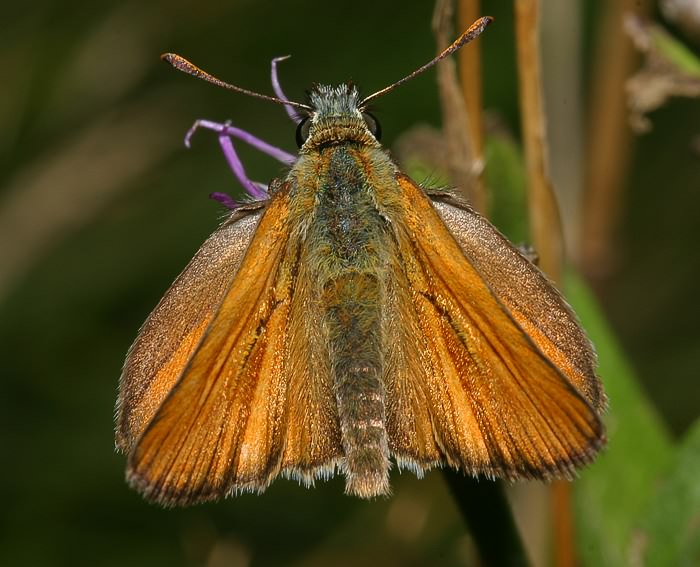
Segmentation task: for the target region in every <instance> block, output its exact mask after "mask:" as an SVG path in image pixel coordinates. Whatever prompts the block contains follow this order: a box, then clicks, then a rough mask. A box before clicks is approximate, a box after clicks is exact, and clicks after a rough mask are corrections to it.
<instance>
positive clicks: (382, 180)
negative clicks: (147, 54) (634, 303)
mask: <svg viewBox="0 0 700 567" xmlns="http://www.w3.org/2000/svg"><path fill="white" fill-rule="evenodd" d="M490 20H491V19H490V18H482V19H480V20H478V21H477V22H475V23H474V24H473V25H472V26H471V27H470V28H469V29H468V30H467V31H466V32H465V33H464V34H462V36H460V38H459V39H458V40H457V41H455V42H454V43H453V44H452V45H451V46H450V47H449V48H448V49H446V50H445V51H444V52H443V53H442V54H441V55H440V56H438V57H437V58H436V59H434V60H433V61H431V62H430V63H428V64H426V65H424V66H423V67H421V68H419V69H418V70H417V71H415V72H414V73H412V74H411V75H409V76H408V77H405V78H404V79H402V80H400V81H398V82H397V83H394V84H393V85H391V86H390V87H387V88H385V89H383V90H381V91H378V92H377V93H375V94H373V95H371V96H369V97H366V98H364V99H363V98H362V97H361V96H360V94H359V92H358V90H357V89H356V87H355V86H354V85H352V84H343V85H340V86H335V87H330V86H320V85H317V86H315V87H314V88H313V89H312V90H311V91H310V101H309V104H302V103H296V102H292V101H289V100H287V99H286V97H284V94H283V93H282V91H281V89H280V88H279V85H278V84H277V81H276V74H275V73H274V72H273V85H274V87H275V90H276V92H277V94H278V97H268V96H266V95H259V94H257V93H251V92H250V91H246V90H245V89H241V88H240V87H236V86H234V85H229V84H228V83H223V81H220V80H219V79H216V78H215V77H213V76H211V75H209V74H208V73H205V72H204V71H202V70H201V69H199V68H197V67H195V66H194V65H192V64H191V63H189V62H188V61H186V60H185V59H183V58H181V57H179V56H177V55H172V54H168V55H165V56H164V58H165V59H166V60H167V61H169V62H170V63H171V64H173V65H174V66H175V67H176V68H178V69H180V70H183V71H185V72H187V73H190V74H192V75H195V76H197V77H200V78H204V79H206V80H208V81H210V82H214V83H216V84H220V85H222V86H225V87H226V88H230V89H232V90H237V91H242V92H245V93H247V94H253V95H254V96H258V97H259V98H266V99H269V100H272V101H273V102H277V103H279V104H283V105H285V108H287V109H288V111H289V113H290V115H291V116H293V117H294V118H295V119H296V120H297V121H298V126H297V138H298V142H299V145H300V149H299V153H298V155H297V156H286V155H284V153H283V152H282V153H281V154H279V155H278V156H277V157H279V158H280V159H281V160H283V161H285V160H286V161H287V162H288V163H289V164H290V167H289V171H288V173H287V174H286V176H285V177H283V178H279V179H276V180H274V181H272V182H271V183H270V185H269V187H267V188H264V187H262V186H260V185H259V184H255V183H253V182H250V181H249V180H248V179H247V178H246V177H245V175H244V171H243V168H242V164H240V162H239V161H237V160H238V157H237V154H236V153H235V151H234V150H233V149H232V145H230V144H231V143H230V137H229V136H237V137H238V138H239V139H242V140H244V141H247V142H249V143H251V144H253V145H257V146H258V147H261V148H262V145H261V144H264V142H261V141H260V140H258V139H257V138H254V137H252V136H250V135H248V134H246V133H242V131H238V130H237V129H235V128H233V127H232V126H230V125H229V124H226V125H219V126H220V132H221V136H220V140H221V141H222V145H223V146H224V150H225V153H226V155H227V158H228V159H229V162H230V163H232V165H233V167H234V172H235V173H236V174H237V176H238V177H239V178H240V179H241V180H242V181H243V182H244V184H245V185H246V187H247V188H248V192H249V193H250V194H251V195H252V196H254V197H255V200H253V201H252V202H249V203H238V202H234V201H233V200H227V198H226V197H222V196H219V197H218V198H219V200H221V201H223V202H225V203H226V204H228V205H229V207H230V208H231V212H230V214H229V216H228V217H227V218H226V220H225V221H224V222H223V224H222V225H221V226H220V228H219V229H218V230H216V231H215V232H214V233H213V234H212V235H211V236H210V237H209V239H208V240H207V241H206V242H205V243H204V244H203V245H202V247H201V248H200V249H199V251H198V252H197V253H196V255H195V256H194V258H193V259H192V261H191V262H190V263H189V264H188V266H187V267H186V268H185V270H184V271H183V272H182V273H181V274H180V276H179V277H178V278H177V279H176V280H175V282H174V283H173V285H172V286H171V287H170V289H169V290H168V291H167V293H166V294H165V296H164V297H163V299H162V300H161V301H160V303H159V304H158V306H157V307H156V308H155V310H154V311H153V312H152V313H151V315H150V316H149V317H148V319H147V320H146V322H145V323H144V325H143V326H142V328H141V330H140V332H139V335H138V337H137V339H136V341H135V343H134V344H133V346H132V347H131V349H130V350H129V353H128V355H127V359H126V362H125V365H124V370H123V374H122V376H121V380H120V392H119V399H118V402H117V410H116V424H117V428H116V444H117V447H118V449H119V450H121V451H122V452H124V453H125V454H127V456H128V465H127V479H128V482H129V483H130V484H131V485H132V486H133V487H135V488H136V489H137V490H138V491H140V492H141V493H142V494H143V495H144V496H145V497H146V498H147V499H149V500H152V501H155V502H158V503H161V504H163V505H189V504H194V503H198V502H203V501H208V500H215V499H218V498H221V497H224V496H227V495H230V494H235V493H239V492H246V491H253V492H262V491H264V490H265V489H266V488H267V487H268V486H269V485H270V483H271V482H272V481H273V480H274V479H275V478H276V477H278V476H283V477H288V478H292V479H297V480H298V481H300V482H301V483H302V484H304V485H306V486H311V485H313V484H314V481H315V480H317V479H326V478H328V477H330V476H332V475H334V474H335V473H337V472H339V473H341V474H343V475H344V476H345V490H346V492H347V493H348V494H351V495H354V496H358V497H361V498H372V497H376V496H383V495H388V494H390V490H391V489H390V483H389V473H390V469H391V468H392V466H393V464H394V463H395V465H396V466H397V467H398V468H400V469H408V470H410V471H413V472H414V473H415V474H416V475H418V476H419V477H421V476H423V474H424V473H425V472H426V471H427V470H429V469H431V468H433V467H439V466H448V467H452V468H455V469H459V470H461V471H464V472H465V473H467V474H470V475H484V476H486V477H489V478H496V477H501V478H506V479H510V480H515V479H531V478H538V479H551V478H570V477H572V475H573V474H574V472H575V469H576V468H577V467H580V466H581V465H584V464H586V463H588V462H590V461H591V460H592V459H593V458H594V457H595V455H596V453H597V451H598V450H599V449H600V447H601V446H602V445H603V444H604V442H605V431H604V426H603V423H602V421H601V414H602V413H603V410H604V407H605V403H606V402H605V400H606V398H605V394H604V392H603V389H602V385H601V382H600V380H599V379H598V377H597V376H596V370H595V369H596V356H595V354H594V350H593V347H592V346H591V343H590V342H589V340H588V339H587V337H586V336H585V334H584V331H583V330H582V329H581V327H580V326H579V324H578V322H577V320H576V317H575V315H574V313H573V312H572V310H571V309H570V308H569V306H568V305H567V304H566V302H565V300H564V299H563V298H562V296H561V295H560V294H559V292H558V291H557V290H556V289H555V288H554V286H553V285H552V284H551V283H550V282H549V281H548V280H547V278H546V277H545V276H544V275H543V274H542V273H541V272H540V270H539V269H538V268H537V267H536V266H535V265H534V264H533V263H532V262H530V260H528V259H527V258H526V257H525V256H524V255H523V254H521V252H520V251H519V250H518V249H517V248H515V247H514V246H513V245H511V244H510V243H509V242H508V241H507V240H506V239H505V238H504V237H503V236H502V235H501V234H500V233H499V232H498V230H497V229H496V228H494V227H493V226H492V225H491V224H490V223H489V222H488V221H487V220H486V219H485V218H484V217H482V216H481V215H480V214H478V213H477V212H476V211H474V210H473V209H472V208H471V207H470V206H469V205H468V204H467V203H466V202H464V201H462V200H461V199H460V198H458V197H457V196H455V195H453V194H452V193H450V192H449V191H437V190H431V191H429V190H424V189H422V188H421V187H420V186H419V185H418V184H417V183H416V182H415V181H413V180H412V179H410V178H409V177H408V176H407V175H405V174H403V173H402V172H401V170H400V169H399V167H398V166H397V165H396V164H395V163H394V162H393V161H392V159H391V158H390V156H389V155H388V153H387V152H386V150H385V149H384V148H383V147H382V146H381V144H380V143H379V136H380V130H379V124H378V122H377V120H376V118H375V117H374V116H373V115H372V114H371V113H370V112H369V111H368V103H369V102H371V101H372V100H374V99H375V98H376V97H377V96H380V95H383V94H385V93H386V92H389V91H390V90H392V89H393V88H395V87H396V86H397V85H399V84H401V83H403V82H404V81H405V80H408V79H410V78H412V77H413V76H415V75H417V74H418V73H420V72H422V71H423V70H425V69H426V68H428V67H429V66H430V65H432V64H434V63H435V62H436V61H438V60H439V59H441V58H443V57H446V56H447V55H449V54H450V53H452V52H453V51H455V50H456V49H458V48H459V47H461V46H462V45H463V44H465V43H466V42H467V41H469V40H471V39H473V38H474V37H476V36H477V35H479V34H480V33H481V31H483V29H484V28H485V27H486V25H487V24H488V23H489V22H490ZM274 63H275V62H273V70H274ZM200 125H201V124H200ZM205 126H208V127H212V128H214V126H211V124H209V125H207V124H205ZM226 140H228V142H226ZM227 143H228V144H229V146H226V144H227ZM271 152H272V150H270V152H269V153H271Z"/></svg>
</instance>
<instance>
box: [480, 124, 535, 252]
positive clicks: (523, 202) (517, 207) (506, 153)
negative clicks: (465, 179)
mask: <svg viewBox="0 0 700 567" xmlns="http://www.w3.org/2000/svg"><path fill="white" fill-rule="evenodd" d="M484 155H485V162H486V169H485V170H484V179H485V181H486V186H487V188H488V195H489V197H490V199H491V203H490V205H489V207H488V210H489V215H488V216H489V220H490V221H491V222H492V223H493V224H494V225H496V226H497V227H498V228H499V230H501V231H502V232H503V233H504V234H505V235H506V236H507V237H508V238H509V239H510V240H511V242H513V243H515V244H520V243H523V242H529V238H530V236H529V230H528V218H527V192H526V187H527V180H526V178H525V163H524V161H523V155H522V149H521V148H520V146H519V145H518V144H517V143H516V142H515V141H514V140H513V139H512V138H511V137H510V136H508V135H506V134H505V133H500V132H495V133H493V134H491V135H489V136H488V137H487V138H486V146H485V150H484Z"/></svg>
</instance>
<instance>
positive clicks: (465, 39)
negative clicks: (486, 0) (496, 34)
mask: <svg viewBox="0 0 700 567" xmlns="http://www.w3.org/2000/svg"><path fill="white" fill-rule="evenodd" d="M491 22H493V18H492V17H491V16H484V17H483V18H479V19H478V20H476V21H475V22H474V23H473V24H472V25H471V26H469V29H468V30H467V31H465V32H464V33H463V34H462V35H460V36H459V37H458V38H457V39H456V40H455V41H454V42H453V43H452V45H450V46H449V47H447V48H446V49H445V50H444V51H443V52H442V53H440V55H438V56H437V57H435V59H432V60H431V61H428V62H427V63H426V64H425V65H423V66H422V67H419V68H418V69H416V70H415V71H413V73H411V74H410V75H407V76H405V77H404V78H403V79H400V80H398V81H396V82H395V83H393V84H391V85H389V86H388V87H384V88H383V89H382V90H380V91H377V92H376V93H374V94H371V95H369V96H368V97H366V98H365V99H364V100H363V101H362V102H361V103H360V106H362V107H366V106H367V103H368V102H369V101H371V100H374V99H375V98H379V97H380V96H383V95H385V94H386V93H388V92H391V91H393V90H394V89H395V88H396V87H398V86H399V85H403V84H404V83H405V82H406V81H410V80H411V79H412V78H413V77H416V76H418V75H420V74H421V73H422V72H423V71H426V70H428V69H430V67H432V66H433V65H435V63H437V62H438V61H442V60H443V59H444V58H445V57H448V56H449V55H452V54H453V53H454V52H455V51H457V50H458V49H459V48H460V47H462V46H464V45H466V44H467V43H469V42H470V41H472V40H473V39H476V38H477V37H479V36H480V35H481V33H482V32H483V31H484V30H485V29H486V26H488V25H489V24H490V23H491Z"/></svg>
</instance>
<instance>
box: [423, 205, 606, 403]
mask: <svg viewBox="0 0 700 567" xmlns="http://www.w3.org/2000/svg"><path fill="white" fill-rule="evenodd" d="M431 197H432V198H433V204H434V206H435V209H436V210H437V212H438V214H439V215H440V217H441V219H442V220H443V222H444V223H445V225H446V226H447V228H448V230H449V231H450V233H451V234H452V236H453V237H454V238H455V239H456V240H457V242H458V243H459V245H460V247H461V249H462V252H463V253H464V255H465V256H466V257H467V258H468V259H469V262H470V263H471V264H472V265H473V266H474V268H475V269H476V270H477V271H478V272H479V274H480V275H481V277H482V278H483V279H484V281H485V282H486V283H487V285H488V286H489V287H490V288H491V289H492V290H493V292H494V294H495V295H496V296H497V297H498V299H499V301H500V302H501V303H502V304H503V305H504V307H505V308H506V309H507V310H508V312H509V313H510V314H511V315H512V316H513V318H514V319H515V320H516V321H517V322H518V324H519V325H520V326H521V327H522V328H523V330H524V331H525V332H526V334H527V335H528V336H530V338H531V339H532V340H533V341H535V342H536V344H537V346H538V348H540V350H542V352H543V353H544V354H545V355H546V356H547V357H548V358H549V359H550V360H551V361H552V362H553V363H554V364H555V365H557V366H558V367H559V368H560V369H561V370H562V372H563V373H564V374H565V375H566V377H567V379H568V380H570V381H571V382H572V383H573V385H574V386H575V387H576V388H577V389H578V390H579V392H580V393H581V394H582V395H583V396H584V397H585V398H586V399H587V400H588V402H589V403H590V404H591V405H592V406H593V408H594V409H595V410H596V411H597V412H599V413H600V412H601V411H603V410H604V409H605V406H606V397H605V394H604V392H603V388H602V384H601V382H600V380H599V379H598V378H597V377H596V374H595V368H596V356H595V352H594V350H593V347H592V345H591V343H590V341H589V340H588V338H587V337H586V335H585V334H584V332H583V330H582V329H581V327H580V325H579V324H578V322H577V321H576V316H575V315H574V313H573V311H572V310H571V308H570V307H569V306H568V305H567V304H566V302H565V301H564V299H563V298H562V296H561V294H560V293H559V292H558V291H557V289H556V288H555V287H554V286H553V285H552V284H551V283H550V282H549V281H548V280H547V278H546V277H545V276H544V275H543V274H542V272H541V271H540V270H539V269H537V267H536V266H534V265H533V264H532V263H531V262H530V261H528V260H527V259H526V258H524V257H523V256H522V255H521V254H520V252H518V250H516V249H515V248H514V247H513V245H512V244H510V242H508V240H506V239H505V237H503V235H501V234H500V233H499V232H498V231H497V230H496V229H495V228H494V227H493V225H491V224H490V223H489V222H488V221H487V220H486V219H485V218H483V217H482V216H481V215H479V214H478V213H476V212H475V211H474V210H472V209H471V207H469V206H468V205H466V204H465V203H463V202H461V201H459V200H458V199H457V198H455V197H454V196H452V195H450V194H449V193H445V192H442V193H438V192H435V193H433V194H432V195H431Z"/></svg>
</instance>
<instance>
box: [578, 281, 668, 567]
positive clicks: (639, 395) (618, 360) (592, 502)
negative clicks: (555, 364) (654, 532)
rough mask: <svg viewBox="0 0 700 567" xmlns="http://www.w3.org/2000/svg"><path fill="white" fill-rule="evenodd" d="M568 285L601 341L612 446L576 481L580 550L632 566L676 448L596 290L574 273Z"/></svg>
mask: <svg viewBox="0 0 700 567" xmlns="http://www.w3.org/2000/svg"><path fill="white" fill-rule="evenodd" d="M565 289H566V292H567V297H568V299H569V301H570V302H571V303H572V305H573V306H574V308H575V310H576V313H577V314H578V315H579V317H580V319H581V322H582V324H583V326H584V328H585V329H586V330H587V331H588V334H589V336H590V338H591V340H592V341H593V343H594V344H595V346H596V350H597V352H598V356H599V361H600V365H599V374H600V376H601V377H602V380H603V383H604V384H605V390H606V392H607V394H608V398H609V403H610V409H609V411H608V413H607V415H606V416H605V422H606V425H607V428H608V446H607V448H606V449H605V450H604V451H603V453H602V454H601V455H600V457H599V458H598V460H597V461H596V462H595V463H594V464H593V465H591V466H590V467H589V468H588V469H586V470H584V471H583V472H582V473H581V477H580V480H579V481H578V482H577V483H576V485H575V495H574V505H575V511H576V523H577V530H578V533H579V537H578V538H577V539H578V545H579V555H580V557H581V559H582V563H583V564H584V565H612V566H615V565H630V564H631V563H633V561H632V557H633V555H634V553H635V538H634V535H635V533H636V532H637V530H639V528H640V525H641V522H642V521H643V516H644V513H645V512H646V510H647V509H648V508H649V505H650V503H651V502H652V500H653V498H654V491H655V486H656V484H657V482H658V479H659V478H660V477H661V475H662V474H663V472H664V471H665V470H667V469H668V466H669V463H670V462H671V460H672V457H673V447H672V445H671V442H670V439H669V434H668V432H667V431H666V429H665V427H664V426H663V424H662V423H661V421H660V420H659V417H658V416H657V414H656V412H655V410H654V408H653V407H652V405H651V404H650V403H649V400H648V399H647V398H646V396H645V394H644V392H643V391H642V390H641V388H640V387H639V384H638V382H637V380H636V379H635V376H634V372H633V370H632V368H631V367H630V365H629V364H628V363H627V361H626V360H625V357H624V355H623V354H622V352H621V349H620V347H619V345H618V344H617V341H616V340H615V338H614V336H613V333H612V332H611V330H610V328H609V327H608V325H607V323H606V322H605V319H604V317H603V315H602V314H601V312H600V309H599V307H598V305H597V303H596V301H595V300H594V298H593V295H592V294H591V292H590V291H589V290H588V289H587V288H586V286H585V284H584V283H583V282H582V281H581V280H580V279H579V278H577V277H576V276H574V275H573V274H569V275H567V279H566V286H565Z"/></svg>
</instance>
